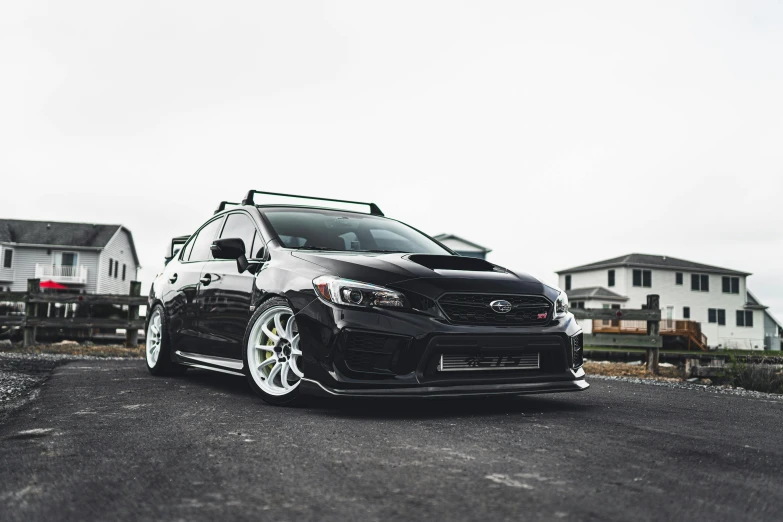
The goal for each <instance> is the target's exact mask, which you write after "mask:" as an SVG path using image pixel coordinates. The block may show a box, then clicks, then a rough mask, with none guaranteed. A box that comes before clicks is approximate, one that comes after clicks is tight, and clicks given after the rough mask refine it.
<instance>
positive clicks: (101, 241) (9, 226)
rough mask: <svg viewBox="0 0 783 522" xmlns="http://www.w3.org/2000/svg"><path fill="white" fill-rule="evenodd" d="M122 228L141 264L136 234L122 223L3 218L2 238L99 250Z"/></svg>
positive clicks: (3, 241)
mask: <svg viewBox="0 0 783 522" xmlns="http://www.w3.org/2000/svg"><path fill="white" fill-rule="evenodd" d="M120 229H125V231H127V232H128V236H129V237H130V243H131V250H132V253H133V258H134V260H135V261H136V265H137V266H138V265H139V257H138V255H137V254H136V246H135V244H134V242H133V235H132V234H131V232H130V230H128V229H127V228H125V227H123V226H122V225H102V224H97V223H63V222H57V221H27V220H21V219H0V242H2V243H15V244H18V245H40V246H69V247H77V248H88V249H96V250H100V249H102V248H104V247H105V246H106V245H107V244H108V243H109V241H111V239H112V238H113V237H114V236H115V235H116V234H117V232H119V231H120Z"/></svg>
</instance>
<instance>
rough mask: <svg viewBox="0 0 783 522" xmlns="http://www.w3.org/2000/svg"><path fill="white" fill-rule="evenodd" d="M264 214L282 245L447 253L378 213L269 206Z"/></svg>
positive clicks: (424, 237)
mask: <svg viewBox="0 0 783 522" xmlns="http://www.w3.org/2000/svg"><path fill="white" fill-rule="evenodd" d="M264 216H265V217H266V219H268V220H269V223H270V225H272V228H273V229H274V230H275V232H276V233H277V235H278V237H279V238H280V241H281V242H282V243H283V246H284V247H286V248H312V249H314V250H337V251H353V252H374V251H388V250H390V251H395V252H406V253H407V252H410V253H418V254H439V255H451V254H450V252H448V251H447V250H445V249H444V248H443V247H441V246H440V245H438V244H437V243H436V242H434V241H433V240H431V239H430V238H428V237H427V236H425V235H424V234H422V233H420V232H417V231H416V230H414V229H412V228H411V227H409V226H407V225H403V224H402V223H400V222H399V221H394V220H392V219H387V218H382V217H378V216H370V215H364V214H354V213H351V212H339V211H330V210H300V209H296V210H269V211H267V212H264ZM354 237H355V239H354Z"/></svg>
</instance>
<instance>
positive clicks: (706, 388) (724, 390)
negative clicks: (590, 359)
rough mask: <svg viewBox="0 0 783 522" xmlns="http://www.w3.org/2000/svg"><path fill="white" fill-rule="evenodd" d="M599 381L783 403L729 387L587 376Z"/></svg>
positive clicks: (774, 397)
mask: <svg viewBox="0 0 783 522" xmlns="http://www.w3.org/2000/svg"><path fill="white" fill-rule="evenodd" d="M593 379H601V380H607V381H621V382H631V383H634V384H648V385H652V386H663V387H666V388H677V389H680V390H696V391H700V392H712V393H719V394H722V395H735V396H737V397H751V398H754V399H768V400H777V401H783V395H780V394H777V393H762V392H757V391H752V390H745V389H743V388H733V387H731V386H712V385H705V384H695V383H690V382H676V381H670V380H654V379H639V378H636V377H614V376H607V375H588V380H593Z"/></svg>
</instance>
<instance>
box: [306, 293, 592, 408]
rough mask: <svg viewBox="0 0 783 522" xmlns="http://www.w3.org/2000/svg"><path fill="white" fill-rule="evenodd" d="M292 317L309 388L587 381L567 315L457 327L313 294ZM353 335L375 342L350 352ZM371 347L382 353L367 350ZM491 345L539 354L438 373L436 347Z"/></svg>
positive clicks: (512, 391)
mask: <svg viewBox="0 0 783 522" xmlns="http://www.w3.org/2000/svg"><path fill="white" fill-rule="evenodd" d="M296 317H297V326H298V328H299V335H300V339H301V346H302V348H303V352H304V353H303V368H302V369H303V372H304V374H305V379H304V380H303V382H302V386H303V390H304V391H307V392H310V393H315V394H320V395H329V396H357V397H358V396H363V397H442V396H475V395H517V394H524V393H546V392H565V391H581V390H584V389H586V388H587V387H588V384H587V382H585V379H584V370H582V368H581V367H580V364H579V361H575V360H574V358H573V354H572V341H571V339H572V338H573V337H575V336H577V335H578V334H579V333H580V332H581V328H580V327H579V326H578V325H577V324H576V321H575V320H574V318H573V316H570V315H569V316H568V317H566V318H564V319H561V320H559V321H553V322H552V323H551V324H549V325H547V326H537V327H508V326H464V325H454V324H450V323H448V322H447V321H445V320H443V319H441V318H437V317H433V316H430V315H427V314H422V313H415V312H401V311H398V310H387V309H373V310H367V309H344V308H337V307H334V306H331V305H329V304H327V303H325V302H323V301H321V300H318V299H316V300H314V301H312V302H311V303H310V304H309V305H308V306H306V307H305V308H303V309H302V310H300V311H299V312H298V313H297V316H296ZM357 335H359V336H363V338H365V339H368V338H370V340H372V339H371V338H373V337H375V338H376V340H377V339H379V338H380V339H381V342H380V344H377V345H375V346H372V347H371V348H370V349H369V350H368V351H365V352H361V353H359V354H358V356H357V353H356V352H353V351H352V350H353V349H355V347H356V346H355V345H356V336H357ZM383 339H385V341H384V340H383ZM360 348H361V347H360ZM373 350H375V351H376V352H384V353H383V354H380V355H379V354H378V353H375V354H373ZM492 350H495V351H497V350H501V351H505V352H514V353H538V354H539V360H540V365H539V368H537V369H535V370H522V369H512V370H507V371H486V370H485V369H477V370H475V371H473V370H471V371H459V372H445V371H441V369H440V368H439V367H438V364H437V361H438V360H440V357H441V355H443V354H454V353H459V354H464V353H473V351H475V352H476V353H482V351H492ZM373 356H377V357H375V360H369V362H368V359H367V357H370V359H372V357H373ZM378 361H380V362H382V363H383V364H379V363H378Z"/></svg>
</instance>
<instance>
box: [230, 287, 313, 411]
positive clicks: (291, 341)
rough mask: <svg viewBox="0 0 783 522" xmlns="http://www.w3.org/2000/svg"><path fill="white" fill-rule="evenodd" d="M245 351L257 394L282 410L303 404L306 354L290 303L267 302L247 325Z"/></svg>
mask: <svg viewBox="0 0 783 522" xmlns="http://www.w3.org/2000/svg"><path fill="white" fill-rule="evenodd" d="M281 332H282V333H281ZM242 347H243V349H242V361H243V363H244V365H245V373H246V375H247V381H248V382H249V383H250V387H251V388H252V389H253V391H254V392H256V393H257V394H258V395H259V396H260V397H261V398H262V399H264V400H265V401H266V402H268V403H269V404H274V405H278V406H282V405H292V404H293V403H294V402H299V401H300V400H301V399H300V396H299V385H300V383H301V382H302V381H301V378H302V376H303V374H302V371H301V370H300V369H299V368H300V366H301V355H302V352H301V349H300V348H299V333H298V328H297V327H296V319H295V314H294V312H293V310H292V309H291V306H290V305H289V304H288V301H286V300H285V299H283V298H281V297H273V298H271V299H269V300H267V301H264V302H263V303H262V304H261V306H259V307H258V310H256V312H255V313H254V314H253V317H252V318H251V319H250V322H249V323H248V325H247V330H246V331H245V337H244V340H243V342H242Z"/></svg>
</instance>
